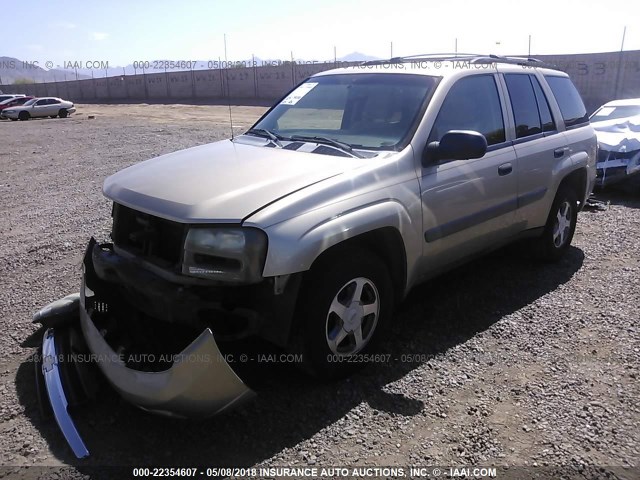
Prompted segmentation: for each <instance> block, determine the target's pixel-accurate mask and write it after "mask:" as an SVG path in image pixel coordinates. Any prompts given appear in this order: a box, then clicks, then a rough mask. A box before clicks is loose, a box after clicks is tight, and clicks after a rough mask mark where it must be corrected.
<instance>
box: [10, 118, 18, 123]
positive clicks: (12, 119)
mask: <svg viewBox="0 0 640 480" xmlns="http://www.w3.org/2000/svg"><path fill="white" fill-rule="evenodd" d="M9 120H11V121H12V122H17V121H18V119H17V118H10V119H9Z"/></svg>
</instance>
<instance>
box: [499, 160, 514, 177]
mask: <svg viewBox="0 0 640 480" xmlns="http://www.w3.org/2000/svg"><path fill="white" fill-rule="evenodd" d="M511 172H513V165H511V164H510V163H504V164H502V165H500V166H499V167H498V175H500V176H501V177H503V176H505V175H509V174H510V173H511Z"/></svg>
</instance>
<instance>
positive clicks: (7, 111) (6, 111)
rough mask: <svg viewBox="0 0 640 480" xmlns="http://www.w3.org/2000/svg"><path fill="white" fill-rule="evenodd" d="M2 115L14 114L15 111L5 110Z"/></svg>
mask: <svg viewBox="0 0 640 480" xmlns="http://www.w3.org/2000/svg"><path fill="white" fill-rule="evenodd" d="M4 113H16V111H15V110H5V111H4Z"/></svg>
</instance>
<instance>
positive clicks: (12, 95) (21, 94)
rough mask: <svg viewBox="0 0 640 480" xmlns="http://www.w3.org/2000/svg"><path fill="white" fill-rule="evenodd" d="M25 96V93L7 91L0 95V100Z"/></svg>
mask: <svg viewBox="0 0 640 480" xmlns="http://www.w3.org/2000/svg"><path fill="white" fill-rule="evenodd" d="M24 96H25V95H24V94H23V93H5V94H4V95H0V102H4V101H5V100H9V99H11V98H16V97H24ZM31 98H33V97H31Z"/></svg>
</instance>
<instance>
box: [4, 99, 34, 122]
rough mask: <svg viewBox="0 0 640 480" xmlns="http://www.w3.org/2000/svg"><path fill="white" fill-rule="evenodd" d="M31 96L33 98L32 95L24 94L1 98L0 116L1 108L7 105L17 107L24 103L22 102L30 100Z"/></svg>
mask: <svg viewBox="0 0 640 480" xmlns="http://www.w3.org/2000/svg"><path fill="white" fill-rule="evenodd" d="M32 98H34V97H33V96H26V97H13V98H9V99H7V100H3V101H1V102H0V118H1V117H2V115H1V113H2V110H4V109H5V108H8V107H17V106H19V105H24V103H25V102H26V101H27V100H31V99H32Z"/></svg>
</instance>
